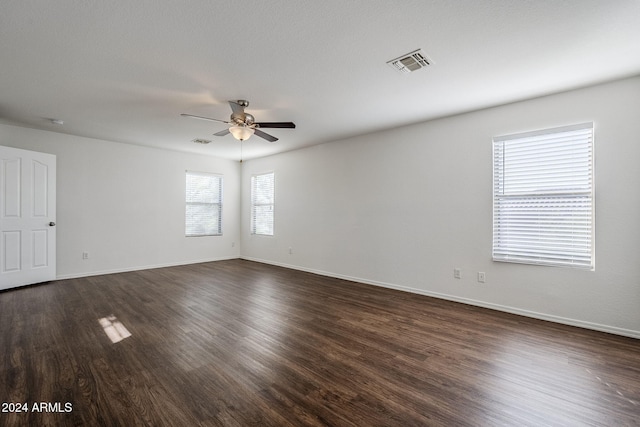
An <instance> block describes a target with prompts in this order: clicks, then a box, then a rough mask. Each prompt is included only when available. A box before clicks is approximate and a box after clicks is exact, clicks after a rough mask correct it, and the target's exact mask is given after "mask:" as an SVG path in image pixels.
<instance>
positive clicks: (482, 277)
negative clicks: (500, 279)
mask: <svg viewBox="0 0 640 427" xmlns="http://www.w3.org/2000/svg"><path fill="white" fill-rule="evenodd" d="M485 279H486V277H485V274H484V271H478V282H480V283H484V281H485Z"/></svg>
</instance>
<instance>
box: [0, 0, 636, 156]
mask: <svg viewBox="0 0 640 427" xmlns="http://www.w3.org/2000/svg"><path fill="white" fill-rule="evenodd" d="M418 48H421V49H423V51H424V52H425V53H426V54H427V55H428V56H429V57H430V58H431V59H432V60H433V62H434V65H432V66H431V67H428V68H426V69H422V70H419V71H417V72H414V73H411V74H401V73H398V72H397V71H394V70H393V69H392V68H391V67H390V66H388V65H387V64H386V62H387V61H388V60H391V59H394V58H396V57H398V56H400V55H402V54H405V53H408V52H410V51H412V50H415V49H418ZM638 74H640V1H638V0H535V1H531V0H530V1H526V0H458V1H455V0H441V1H438V0H434V1H425V0H397V1H390V0H347V1H345V0H341V1H334V0H323V1H304V2H303V1H295V0H271V1H268V2H267V1H249V0H234V1H228V0H216V1H211V0H190V1H177V0H136V1H127V2H124V1H121V2H120V1H104V0H82V1H81V0H56V1H51V0H33V1H27V0H2V5H1V6H0V123H7V124H17V125H21V126H27V127H34V128H39V129H46V130H50V131H54V132H63V133H69V134H74V135H81V136H88V137H95V138H100V139H106V140H112V141H119V142H125V143H132V144H138V145H147V146H156V147H162V148H167V149H173V150H180V151H187V152H196V153H203V154H209V155H214V156H219V157H225V158H230V159H236V160H237V159H239V156H240V146H239V144H240V143H239V142H238V141H236V140H234V139H233V137H231V136H230V135H227V136H225V137H215V136H213V135H212V134H213V133H215V132H218V131H220V130H222V129H224V127H225V125H224V124H223V123H214V122H206V121H201V120H193V119H188V118H184V117H180V113H188V114H194V115H201V116H208V117H214V118H219V119H223V120H228V118H229V115H230V113H231V111H230V109H229V106H228V104H227V100H236V99H247V100H249V101H250V105H249V107H248V108H247V112H250V113H252V114H253V115H254V116H255V117H256V120H257V121H293V122H295V123H296V125H297V129H295V130H289V129H269V130H268V132H269V133H271V134H273V135H274V136H277V137H279V138H280V141H278V142H277V143H275V144H271V143H268V142H266V141H265V140H263V139H260V138H258V137H255V136H254V137H252V138H251V139H250V140H248V141H246V142H244V143H243V157H244V158H245V159H248V158H253V157H260V156H264V155H269V154H273V153H277V152H281V151H287V150H291V149H295V148H298V147H303V146H308V145H313V144H317V143H322V142H327V141H332V140H336V139H341V138H344V137H348V136H352V135H358V134H364V133H369V132H372V131H376V130H380V129H385V128H390V127H396V126H401V125H403V124H408V123H414V122H419V121H424V120H428V119H432V118H436V117H442V116H446V115H451V114H456V113H461V112H465V111H470V110H474V109H479V108H484V107H489V106H494V105H499V104H504V103H508V102H513V101H517V100H522V99H526V98H531V97H536V96H541V95H545V94H550V93H554V92H559V91H564V90H568V89H572V88H576V87H581V86H585V85H590V84H593V83H598V82H603V81H607V80H612V79H616V78H621V77H627V76H632V75H638ZM50 119H59V120H63V121H64V125H62V126H60V125H55V124H52V123H51V121H50ZM194 138H207V139H212V140H213V142H212V143H211V144H209V145H204V146H203V145H199V144H195V143H193V142H191V140H192V139H194Z"/></svg>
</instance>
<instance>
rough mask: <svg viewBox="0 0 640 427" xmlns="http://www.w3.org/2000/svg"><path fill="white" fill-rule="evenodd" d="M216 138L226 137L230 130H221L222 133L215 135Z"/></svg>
mask: <svg viewBox="0 0 640 427" xmlns="http://www.w3.org/2000/svg"><path fill="white" fill-rule="evenodd" d="M213 135H214V136H225V135H229V129H225V130H221V131H220V132H216V133H214V134H213Z"/></svg>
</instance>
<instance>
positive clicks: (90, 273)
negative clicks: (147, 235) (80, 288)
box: [56, 256, 239, 280]
mask: <svg viewBox="0 0 640 427" xmlns="http://www.w3.org/2000/svg"><path fill="white" fill-rule="evenodd" d="M238 258H239V257H238V256H229V257H220V258H206V259H199V260H190V261H180V262H171V263H163V264H153V265H142V266H136V267H126V268H115V269H110V270H100V271H85V272H82V273H73V274H61V275H58V276H56V280H65V279H78V278H80V277H90V276H102V275H103V274H115V273H127V272H130V271H139V270H151V269H153V268H165V267H177V266H180V265H189V264H200V263H203V262H213V261H226V260H230V259H238Z"/></svg>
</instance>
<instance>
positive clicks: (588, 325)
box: [240, 256, 640, 339]
mask: <svg viewBox="0 0 640 427" xmlns="http://www.w3.org/2000/svg"><path fill="white" fill-rule="evenodd" d="M240 258H241V259H244V260H247V261H255V262H260V263H263V264H271V265H276V266H279V267H285V268H290V269H292V270H299V271H304V272H307V273H313V274H318V275H321V276H327V277H333V278H336V279H343V280H349V281H351V282H358V283H364V284H366V285H374V286H380V287H383V288H389V289H395V290H398V291H404V292H410V293H414V294H419V295H424V296H428V297H433V298H439V299H443V300H448V301H454V302H459V303H463V304H468V305H473V306H476V307H483V308H489V309H492V310H498V311H503V312H506V313H511V314H517V315H520V316H525V317H531V318H533V319H539V320H546V321H549V322H555V323H560V324H563V325H569V326H576V327H579V328H585V329H591V330H595V331H600V332H606V333H610V334H615V335H622V336H625V337H630V338H637V339H640V331H634V330H632V329H625V328H618V327H616V326H609V325H603V324H599V323H592V322H586V321H584V320H577V319H570V318H567V317H561V316H555V315H552V314H546V313H539V312H536V311H530V310H523V309H521V308H517V307H510V306H506V305H500V304H493V303H490V302H486V301H480V300H474V299H470V298H463V297H458V296H455V295H449V294H442V293H439V292H431V291H426V290H423V289H417V288H411V287H408V286H400V285H396V284H393V283H385V282H378V281H373V280H368V279H363V278H360V277H353V276H346V275H343V274H336V273H330V272H327V271H321V270H315V269H312V268H305V267H300V266H297V265H291V264H286V263H281V262H275V261H270V260H264V259H259V258H252V257H246V256H241V257H240Z"/></svg>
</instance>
